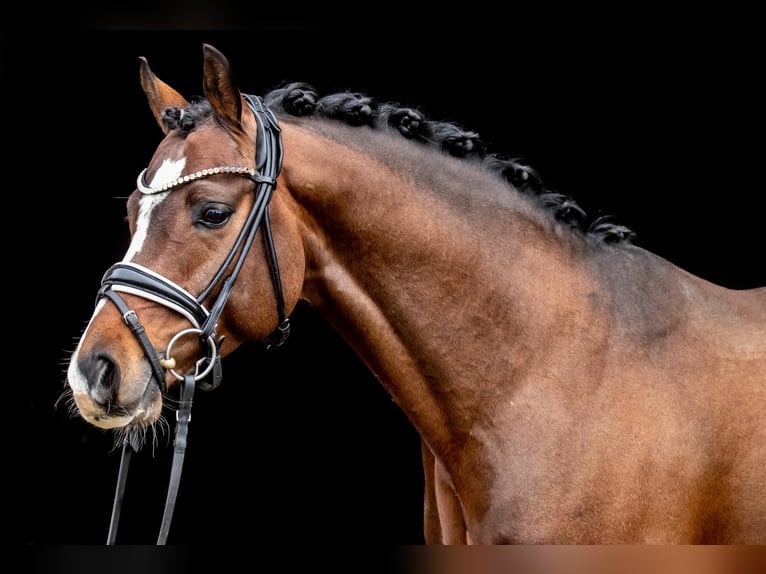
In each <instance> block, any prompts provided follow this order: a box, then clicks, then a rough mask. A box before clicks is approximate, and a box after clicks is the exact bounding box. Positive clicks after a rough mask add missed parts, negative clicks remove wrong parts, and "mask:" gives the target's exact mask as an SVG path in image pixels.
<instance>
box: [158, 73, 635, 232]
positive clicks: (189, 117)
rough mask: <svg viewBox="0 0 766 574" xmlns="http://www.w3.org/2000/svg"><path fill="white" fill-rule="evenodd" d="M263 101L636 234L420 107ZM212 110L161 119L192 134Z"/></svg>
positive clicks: (198, 106) (280, 96)
mask: <svg viewBox="0 0 766 574" xmlns="http://www.w3.org/2000/svg"><path fill="white" fill-rule="evenodd" d="M263 100H264V103H265V104H266V105H267V106H268V107H269V108H271V109H272V110H273V111H274V112H275V113H280V112H281V113H286V114H289V115H293V116H319V117H324V118H330V119H335V120H339V121H343V122H345V123H347V124H349V125H351V126H369V127H371V128H374V129H393V130H395V131H397V132H398V133H399V134H401V135H402V136H403V137H405V138H407V139H411V140H415V141H418V142H420V143H423V144H425V145H431V146H434V147H436V148H438V149H441V150H443V151H445V152H446V153H448V154H450V155H452V156H455V157H458V158H464V159H466V160H469V161H477V162H480V163H481V164H482V165H483V166H484V168H485V169H487V170H488V171H491V172H493V173H495V174H497V175H498V176H499V177H501V178H502V179H503V180H505V181H506V182H507V183H508V184H510V185H511V186H512V187H513V188H514V189H516V190H518V191H519V192H521V193H523V194H526V195H529V196H531V197H534V198H535V199H536V200H537V202H538V203H539V204H540V205H541V206H542V207H543V208H544V209H546V210H548V211H550V212H551V213H552V214H553V216H554V217H555V218H556V220H557V221H559V222H561V223H563V224H564V225H567V226H569V227H571V228H573V229H576V230H578V231H580V232H582V233H583V234H586V235H588V236H591V237H593V238H596V239H597V240H600V241H604V242H607V243H628V242H630V241H631V240H632V239H633V238H634V237H635V234H634V233H633V231H632V230H630V229H629V228H627V227H625V226H623V225H619V224H616V223H613V222H612V221H611V220H610V217H609V216H600V217H597V218H590V217H588V215H587V214H586V213H585V211H584V210H583V209H582V208H581V207H580V206H579V205H578V204H577V202H575V200H573V199H572V198H571V197H569V196H567V195H565V194H562V193H559V192H556V191H553V190H550V189H548V188H546V186H545V185H544V183H543V180H542V178H541V177H540V175H539V174H538V173H537V172H536V171H535V170H534V169H532V168H531V167H529V166H527V165H524V164H523V163H521V162H520V161H518V160H517V159H515V158H512V157H509V156H507V155H504V154H500V153H490V152H489V151H488V150H487V147H486V145H485V144H484V142H483V141H482V140H481V138H480V137H479V134H478V133H476V132H473V131H467V130H464V129H463V128H462V127H460V126H459V125H457V124H455V123H452V122H447V121H434V120H429V119H428V118H426V117H425V116H424V115H423V114H422V113H421V112H420V111H418V110H416V109H413V108H410V107H405V106H401V105H399V104H396V103H391V102H389V103H380V102H377V101H376V100H375V99H373V98H371V97H369V96H366V95H364V94H360V93H354V92H339V93H335V94H328V95H325V96H320V95H319V93H318V92H317V91H316V89H314V88H313V87H312V86H311V85H309V84H306V83H303V82H293V83H290V84H287V85H285V86H283V87H281V88H277V89H275V90H272V91H270V92H269V93H267V94H266V95H265V96H264V98H263ZM210 113H211V109H210V105H209V104H208V102H207V101H206V100H204V99H196V100H194V101H192V103H191V104H189V106H187V107H186V108H185V109H180V108H175V107H172V108H168V109H167V110H165V112H163V118H162V119H163V121H164V122H165V124H166V125H167V127H168V129H175V128H179V129H180V130H181V132H182V133H188V132H189V131H191V130H192V129H194V126H195V125H196V124H197V122H199V121H201V120H202V119H204V118H205V117H207V116H209V115H210Z"/></svg>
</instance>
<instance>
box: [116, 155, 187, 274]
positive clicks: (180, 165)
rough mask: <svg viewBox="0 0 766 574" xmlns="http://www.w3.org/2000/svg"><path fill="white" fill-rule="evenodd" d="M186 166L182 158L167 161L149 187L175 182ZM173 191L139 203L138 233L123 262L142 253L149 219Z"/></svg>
mask: <svg viewBox="0 0 766 574" xmlns="http://www.w3.org/2000/svg"><path fill="white" fill-rule="evenodd" d="M185 166H186V158H185V157H182V158H181V159H178V160H169V159H166V160H165V161H163V162H162V165H161V166H160V168H159V169H158V170H157V173H155V174H154V177H153V178H152V181H151V182H149V187H155V188H156V187H160V186H162V185H165V184H166V183H168V182H171V181H173V180H174V179H177V178H179V177H180V176H181V173H182V172H183V170H184V167H185ZM170 191H171V190H168V191H163V192H161V193H153V194H151V195H143V196H142V197H141V199H140V200H139V202H138V218H137V219H136V231H135V233H133V239H131V241H130V246H129V247H128V251H127V253H125V257H123V258H122V260H123V261H130V260H131V259H133V257H135V256H136V254H137V253H138V252H139V251H141V248H142V247H143V245H144V241H146V234H147V233H148V232H149V219H150V218H151V215H152V211H154V208H155V207H156V206H157V205H159V203H160V202H161V201H162V200H163V199H165V198H166V197H167V196H168V194H169V193H170Z"/></svg>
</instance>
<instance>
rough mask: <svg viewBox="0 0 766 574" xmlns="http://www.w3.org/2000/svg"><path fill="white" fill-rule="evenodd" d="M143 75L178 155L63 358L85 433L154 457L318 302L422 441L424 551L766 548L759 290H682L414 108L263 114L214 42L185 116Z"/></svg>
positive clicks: (142, 189)
mask: <svg viewBox="0 0 766 574" xmlns="http://www.w3.org/2000/svg"><path fill="white" fill-rule="evenodd" d="M139 61H140V81H141V85H142V87H143V91H144V93H145V94H146V97H147V100H148V103H149V107H150V109H151V112H152V114H153V115H154V118H155V119H156V122H157V124H158V125H159V127H160V128H161V130H162V131H163V133H164V134H165V137H164V139H163V140H162V141H161V143H160V144H159V146H158V147H157V149H156V151H155V152H154V155H153V157H152V158H151V160H150V162H149V164H148V166H147V168H146V169H145V170H144V171H143V172H141V174H139V176H138V180H137V188H136V190H135V191H133V193H132V194H131V195H130V197H129V199H128V202H127V213H128V223H129V228H130V233H131V240H130V245H129V247H128V249H127V252H126V254H125V256H124V258H123V259H122V261H120V262H119V263H116V264H115V265H114V266H112V267H111V268H110V269H109V270H108V271H107V272H106V274H105V276H104V279H103V281H102V286H101V289H100V290H99V293H98V298H97V305H96V308H95V311H94V312H93V315H92V317H91V319H90V322H89V323H88V325H87V327H86V329H85V331H84V332H83V334H82V336H81V338H80V339H79V342H78V344H77V347H76V350H75V351H74V353H73V354H72V356H71V360H70V362H69V367H68V372H67V382H68V392H70V393H71V398H72V400H73V404H74V405H76V409H77V412H79V414H80V415H81V416H82V417H83V418H84V419H85V420H86V421H88V422H89V423H91V424H93V425H95V426H96V427H99V428H102V429H115V430H116V431H118V434H119V435H120V436H122V437H126V440H128V439H129V440H130V441H132V442H134V443H141V441H142V440H143V439H144V438H145V436H146V435H147V434H148V433H149V432H152V431H154V430H155V429H156V427H157V426H158V425H162V424H165V425H167V424H168V423H167V422H163V421H164V416H163V409H164V408H168V409H170V408H172V406H170V405H169V403H170V401H169V396H170V393H171V392H172V391H173V390H174V389H179V388H183V387H184V385H185V384H187V383H190V384H193V383H194V382H196V381H199V382H200V384H201V385H206V388H214V387H215V386H216V385H217V384H218V383H219V382H220V378H221V358H222V357H225V356H227V355H228V354H230V353H231V352H232V351H234V350H235V349H237V348H238V347H239V346H240V345H242V344H244V343H245V342H248V341H261V340H264V341H266V342H267V344H268V345H278V344H281V342H283V341H284V340H285V338H286V337H287V335H288V334H289V329H290V323H289V317H290V314H291V312H292V311H293V309H294V308H295V306H296V305H297V304H298V303H299V302H301V301H302V302H305V303H306V304H308V305H311V306H313V307H314V308H316V309H317V310H318V312H319V314H320V315H321V316H322V317H323V319H324V320H326V321H327V322H328V324H329V325H331V326H332V327H333V328H334V329H336V330H337V332H338V333H339V334H340V335H341V336H342V337H343V338H344V339H345V340H346V341H347V342H348V344H349V345H350V346H351V348H352V349H353V350H354V351H355V352H356V353H357V354H358V355H359V357H360V358H361V359H362V360H363V361H364V362H365V364H366V365H367V366H368V367H369V369H370V371H371V372H372V373H373V374H374V375H375V376H376V377H377V378H378V379H379V380H380V383H381V384H382V385H383V386H384V387H385V389H386V390H387V391H388V393H389V394H390V395H391V397H392V398H393V400H394V401H395V402H396V403H397V404H398V406H399V407H400V408H401V409H402V411H403V412H404V413H405V415H406V416H407V418H408V419H409V421H410V422H411V423H412V425H413V426H414V428H415V429H416V430H417V432H418V434H419V436H420V437H421V441H422V459H423V468H424V477H425V493H424V494H425V496H424V535H425V541H426V543H429V544H430V543H435V544H506V543H513V544H516V543H522V544H624V543H634V544H636V543H638V544H645V543H652V544H751V543H753V544H755V543H760V544H763V543H766V287H761V288H751V289H739V290H735V289H728V288H724V287H722V286H719V285H716V284H713V283H711V282H709V281H707V280H704V279H702V278H699V277H697V276H695V275H692V274H690V273H688V272H686V271H685V270H683V269H681V268H679V267H677V266H676V265H674V264H672V263H671V262H669V261H667V260H665V259H663V258H662V257H660V256H658V255H655V254H653V253H651V252H649V251H647V250H644V249H642V248H640V247H638V246H636V245H635V243H634V242H633V241H632V232H631V230H629V229H628V228H626V227H623V226H620V225H618V224H616V223H612V222H611V221H610V220H604V219H596V220H592V221H591V220H589V219H588V217H587V216H586V214H585V212H584V211H583V210H582V209H581V208H580V207H579V206H578V205H577V203H575V202H574V201H573V200H572V199H571V198H569V197H567V196H564V195H562V194H559V193H556V192H553V191H550V190H548V189H546V188H545V186H544V185H543V184H542V181H541V179H540V178H539V176H538V175H537V173H536V172H535V171H534V170H532V169H531V168H529V167H527V166H525V165H523V164H522V163H520V162H519V161H517V160H515V159H513V158H509V157H506V156H502V155H498V154H494V153H489V151H488V150H487V149H486V146H485V145H484V144H483V142H482V141H481V139H480V138H479V137H478V135H477V134H476V133H474V132H470V131H465V130H463V129H462V128H461V127H459V126H458V125H456V124H453V123H451V122H438V121H432V120H429V119H427V118H426V117H425V116H424V115H423V114H422V113H420V112H419V111H418V110H416V109H413V108H407V107H404V106H400V105H399V104H395V103H380V102H377V101H376V100H374V99H372V98H370V97H368V96H366V95H364V94H358V93H350V92H346V93H339V94H329V95H325V96H320V95H319V94H318V93H317V92H316V91H315V90H314V89H313V88H312V87H311V86H309V85H306V84H301V83H292V84H286V85H283V86H281V87H279V88H276V89H274V90H273V91H271V92H269V93H268V94H266V95H265V96H264V97H263V98H260V97H256V96H252V95H248V94H245V93H242V92H240V89H239V87H238V85H237V84H236V82H235V80H234V77H233V75H232V71H231V69H230V65H229V62H228V61H227V59H226V58H225V56H224V55H223V54H222V53H220V52H219V51H218V50H217V49H216V48H214V47H213V46H210V45H207V44H205V45H203V96H202V97H199V98H195V99H191V100H187V99H186V98H185V97H184V96H182V95H181V94H180V93H179V92H178V91H176V90H175V89H174V88H172V87H171V86H170V85H168V84H166V83H165V82H163V81H162V80H160V79H159V78H158V77H157V76H156V75H155V74H154V73H153V71H152V70H151V69H150V67H149V65H148V62H147V61H146V59H144V58H140V59H139ZM192 388H193V387H192ZM139 446H140V444H139Z"/></svg>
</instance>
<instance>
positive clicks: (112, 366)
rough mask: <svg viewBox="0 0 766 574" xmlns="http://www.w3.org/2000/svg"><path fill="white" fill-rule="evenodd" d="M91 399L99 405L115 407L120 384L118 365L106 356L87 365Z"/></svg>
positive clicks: (100, 356)
mask: <svg viewBox="0 0 766 574" xmlns="http://www.w3.org/2000/svg"><path fill="white" fill-rule="evenodd" d="M84 370H85V375H86V377H87V379H88V389H89V391H90V397H91V399H92V400H93V402H95V403H96V404H98V405H101V406H105V407H108V406H110V405H113V404H114V402H115V399H116V397H117V390H118V388H119V384H120V372H119V367H118V366H117V364H116V363H115V362H114V361H113V360H112V359H111V358H109V357H108V356H106V355H99V356H98V357H95V358H94V359H93V360H91V361H88V362H87V364H86V365H85V369H84Z"/></svg>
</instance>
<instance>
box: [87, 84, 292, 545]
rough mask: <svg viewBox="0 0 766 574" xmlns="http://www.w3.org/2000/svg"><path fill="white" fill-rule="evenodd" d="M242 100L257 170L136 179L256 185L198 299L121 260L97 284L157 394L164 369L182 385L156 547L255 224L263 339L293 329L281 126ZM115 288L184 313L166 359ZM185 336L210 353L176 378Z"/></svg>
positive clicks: (253, 102)
mask: <svg viewBox="0 0 766 574" xmlns="http://www.w3.org/2000/svg"><path fill="white" fill-rule="evenodd" d="M244 98H245V101H246V102H247V104H248V106H249V107H250V109H251V110H252V112H253V114H254V115H255V118H256V123H257V126H258V127H257V130H258V131H257V133H256V146H255V149H256V153H255V169H253V168H248V167H237V166H217V167H211V168H208V169H203V170H200V171H197V172H195V173H192V174H188V175H185V176H182V177H179V178H177V179H175V180H173V181H172V182H169V183H167V184H165V185H162V186H160V187H158V188H153V187H150V186H148V185H147V184H146V181H145V180H144V174H145V172H146V170H144V171H142V172H141V173H140V174H139V176H138V182H137V185H138V190H139V191H140V192H141V193H143V194H147V195H150V194H156V193H164V192H170V191H172V190H173V189H175V188H177V187H179V186H182V185H184V184H187V183H189V182H191V181H195V180H198V179H203V178H207V177H211V176H214V175H218V174H233V175H238V176H243V177H247V178H249V179H251V180H252V181H253V182H255V200H254V202H253V207H252V209H251V210H250V213H249V214H248V216H247V219H246V220H245V223H244V225H243V226H242V229H241V230H240V232H239V235H238V236H237V239H236V240H235V242H234V245H233V246H232V248H231V250H230V251H229V254H228V255H227V257H226V259H225V260H224V262H223V263H222V264H221V266H220V268H219V269H218V271H217V272H216V273H215V275H214V276H213V278H212V279H211V280H210V283H208V285H207V287H205V289H203V290H202V292H201V293H200V294H199V295H198V296H196V297H194V296H193V295H192V294H190V293H189V292H188V291H186V290H185V289H184V288H182V287H180V286H179V285H177V284H176V283H174V282H173V281H171V280H169V279H167V278H165V277H163V276H162V275H159V274H158V273H155V272H154V271H152V270H150V269H148V268H146V267H143V266H141V265H138V264H135V263H132V262H127V261H123V262H120V263H116V264H114V265H112V267H110V268H109V269H108V270H107V272H106V273H105V274H104V277H103V279H102V281H101V288H100V289H99V292H98V298H97V302H98V301H99V300H101V299H102V298H106V299H109V300H110V301H111V302H112V303H114V304H115V305H116V306H117V308H118V309H119V311H120V313H121V314H122V318H123V320H124V321H125V324H126V325H127V326H128V327H129V328H130V330H131V331H132V332H133V334H134V335H135V337H136V338H137V339H138V342H139V343H140V344H141V347H142V348H143V351H144V354H145V355H146V358H147V360H148V361H149V363H150V365H151V368H152V378H153V379H154V380H155V382H156V383H157V385H158V386H159V388H160V390H161V392H162V393H163V394H164V393H166V392H167V386H166V382H165V376H166V369H167V370H168V371H169V372H170V373H171V374H172V375H173V376H174V377H175V378H176V379H178V380H179V381H180V384H181V393H180V399H179V408H178V411H176V418H177V422H176V431H175V439H174V441H173V444H174V451H173V464H172V468H171V473H170V482H169V486H168V493H167V498H166V502H165V512H164V514H163V520H162V525H161V527H160V533H159V536H158V539H157V544H165V543H166V541H167V535H168V531H169V529H170V523H171V521H172V517H173V510H174V508H175V499H176V495H177V493H178V486H179V483H180V478H181V469H182V467H183V458H184V453H185V449H186V438H187V433H188V425H189V420H190V418H191V405H192V398H193V395H194V389H195V385H196V384H197V383H198V382H199V386H200V388H201V389H202V390H210V389H214V388H216V387H217V386H218V385H219V384H220V382H221V378H222V372H221V353H220V348H221V344H222V343H223V337H221V338H219V339H216V332H215V331H216V326H217V322H218V319H219V317H220V315H221V313H222V311H223V308H224V306H225V305H226V301H227V300H228V298H229V295H231V290H232V288H233V287H234V283H235V281H236V280H237V276H238V275H239V272H240V270H241V269H242V265H243V264H244V261H245V258H246V257H247V254H248V252H249V250H250V247H251V245H252V243H253V240H254V239H255V236H256V233H257V231H258V229H261V228H262V229H263V237H264V241H265V244H266V251H267V253H268V257H269V264H270V266H271V278H272V282H273V284H274V292H275V296H276V302H277V313H278V317H279V322H278V325H277V328H276V330H275V331H274V332H273V333H272V334H271V335H270V336H269V337H267V338H266V339H265V341H264V343H265V344H266V346H267V347H276V346H279V345H281V344H282V343H283V342H284V341H285V340H286V339H287V337H288V336H289V334H290V320H289V318H288V316H287V313H286V311H285V303H284V296H283V293H282V282H281V279H280V275H279V266H278V264H277V254H276V250H275V248H274V241H273V238H272V234H271V226H270V224H269V212H268V209H267V208H268V204H269V201H270V199H271V196H272V195H273V193H274V190H275V188H276V183H277V176H278V175H279V172H280V170H281V168H282V135H281V130H280V127H279V123H278V122H277V119H276V117H275V116H274V114H273V112H272V111H271V110H269V109H268V108H266V107H265V106H264V104H263V101H262V100H261V99H260V98H259V97H258V96H251V95H244ZM229 269H231V271H230V272H229V274H228V275H226V273H227V271H229ZM218 285H220V290H219V291H218V294H217V296H216V298H215V301H214V302H213V305H212V307H211V308H210V310H208V309H206V308H205V307H204V306H203V302H204V301H205V300H206V299H207V298H208V297H209V296H210V294H211V293H212V292H213V291H214V290H215V288H216V287H217V286H218ZM119 293H128V294H132V295H137V296H139V297H142V298H144V299H148V300H151V301H154V302H156V303H159V304H161V305H164V306H165V307H168V308H170V309H172V310H173V311H176V312H177V313H180V314H181V315H183V316H184V317H186V319H187V320H188V321H189V322H190V323H191V324H192V327H191V328H189V329H184V330H182V331H180V332H179V333H177V334H176V335H175V336H174V337H173V338H171V340H170V342H169V343H168V346H167V349H166V351H165V353H164V356H163V357H162V358H161V357H160V356H159V354H158V353H157V351H156V349H155V348H154V346H153V345H152V343H151V341H150V340H149V337H148V336H147V334H146V331H145V329H144V327H143V325H142V324H141V322H140V320H139V319H138V316H137V315H136V313H135V311H133V310H132V309H130V308H129V307H128V305H127V304H126V303H125V301H124V299H122V297H120V295H119ZM187 335H197V336H199V338H200V340H201V342H202V344H203V346H205V347H207V353H208V354H206V355H205V356H203V357H202V358H201V359H200V360H199V361H198V362H197V366H196V371H195V373H190V374H184V375H181V374H179V373H177V372H176V371H175V369H174V367H175V360H174V359H173V356H172V352H171V351H172V347H173V345H174V344H175V343H176V341H178V339H180V338H181V337H184V336H187ZM136 448H137V446H136V445H133V444H131V440H130V433H128V435H127V436H126V438H125V440H124V442H123V445H122V457H121V459H120V469H119V474H118V479H117V488H116V491H115V495H114V504H113V506H112V518H111V521H110V524H109V534H108V536H107V544H108V545H111V544H114V542H115V539H116V536H117V525H118V523H119V516H120V507H121V505H122V498H123V494H124V490H125V482H126V478H127V471H128V465H129V462H130V455H131V452H132V451H134V450H136Z"/></svg>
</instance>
